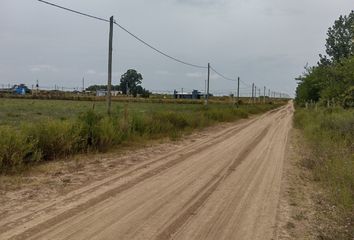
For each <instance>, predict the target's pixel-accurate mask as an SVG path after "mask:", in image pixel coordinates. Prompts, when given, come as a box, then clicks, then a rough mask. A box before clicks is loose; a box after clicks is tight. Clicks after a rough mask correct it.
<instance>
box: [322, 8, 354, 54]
mask: <svg viewBox="0 0 354 240" xmlns="http://www.w3.org/2000/svg"><path fill="white" fill-rule="evenodd" d="M326 52H327V54H328V55H329V56H330V57H331V60H333V61H339V60H341V59H342V58H348V57H350V56H353V55H354V11H352V12H351V13H350V14H349V15H348V16H340V17H339V19H338V20H336V21H335V22H334V25H333V26H332V27H330V28H329V29H328V32H327V39H326Z"/></svg>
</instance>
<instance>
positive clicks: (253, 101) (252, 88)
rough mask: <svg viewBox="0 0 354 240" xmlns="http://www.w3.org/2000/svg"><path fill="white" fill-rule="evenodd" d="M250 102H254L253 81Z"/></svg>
mask: <svg viewBox="0 0 354 240" xmlns="http://www.w3.org/2000/svg"><path fill="white" fill-rule="evenodd" d="M252 103H254V83H252Z"/></svg>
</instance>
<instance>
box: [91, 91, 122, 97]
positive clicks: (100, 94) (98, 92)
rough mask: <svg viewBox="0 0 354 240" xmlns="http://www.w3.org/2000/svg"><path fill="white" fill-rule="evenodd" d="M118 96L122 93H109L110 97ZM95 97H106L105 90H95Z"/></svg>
mask: <svg viewBox="0 0 354 240" xmlns="http://www.w3.org/2000/svg"><path fill="white" fill-rule="evenodd" d="M119 94H122V91H111V96H118V95H119ZM96 96H97V97H104V96H107V90H104V89H101V90H97V91H96Z"/></svg>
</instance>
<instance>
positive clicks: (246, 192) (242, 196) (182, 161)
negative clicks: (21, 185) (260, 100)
mask: <svg viewBox="0 0 354 240" xmlns="http://www.w3.org/2000/svg"><path fill="white" fill-rule="evenodd" d="M292 114H293V107H292V105H291V104H289V105H287V106H285V107H282V108H281V109H278V110H273V111H271V112H268V113H266V114H264V115H262V116H259V117H256V118H252V119H250V120H247V121H243V122H241V123H236V124H233V125H231V126H230V127H227V128H225V129H222V130H221V131H219V132H217V133H215V132H213V133H211V134H205V136H203V137H201V138H199V139H197V140H196V141H194V142H193V143H191V144H189V145H188V146H184V147H181V148H177V149H176V150H174V151H170V152H168V153H166V154H165V155H163V156H161V155H160V156H156V157H154V158H150V159H148V160H147V161H145V162H142V163H139V164H136V165H132V167H130V168H129V169H126V170H125V171H123V172H122V171H120V172H118V173H116V174H115V175H112V176H107V177H106V178H105V179H103V180H101V181H97V182H94V183H92V184H89V185H87V186H85V187H82V188H80V189H77V190H75V191H72V192H70V193H69V194H67V195H65V196H62V197H59V198H57V199H55V200H53V201H50V202H47V203H45V204H41V205H40V206H37V207H36V208H32V209H28V211H21V212H19V213H16V214H11V215H9V216H5V217H4V218H2V219H0V239H203V240H204V239H218V240H219V239H262V240H263V239H272V238H273V237H274V225H275V221H276V214H277V205H278V201H279V191H280V185H281V176H282V168H283V161H284V156H285V146H286V143H287V137H288V132H289V129H290V128H291V119H292Z"/></svg>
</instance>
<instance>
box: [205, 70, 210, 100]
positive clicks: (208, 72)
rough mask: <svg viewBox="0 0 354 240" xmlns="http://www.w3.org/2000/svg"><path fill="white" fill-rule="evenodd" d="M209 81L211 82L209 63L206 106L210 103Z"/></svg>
mask: <svg viewBox="0 0 354 240" xmlns="http://www.w3.org/2000/svg"><path fill="white" fill-rule="evenodd" d="M209 81H210V63H208V78H207V94H206V97H205V105H208V101H209Z"/></svg>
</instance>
